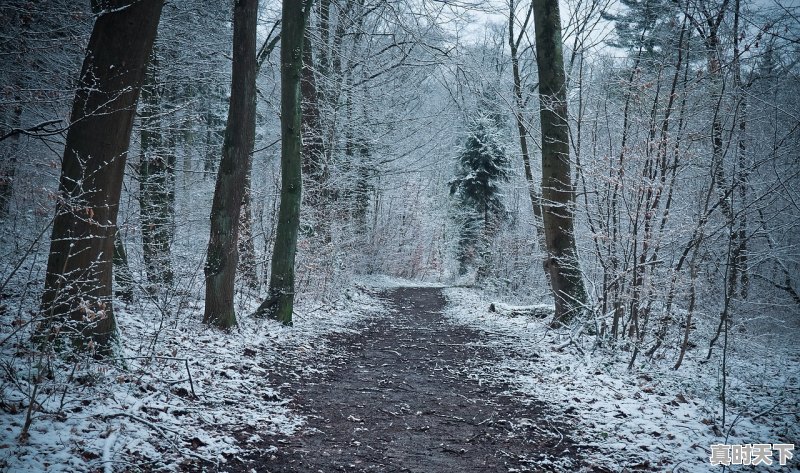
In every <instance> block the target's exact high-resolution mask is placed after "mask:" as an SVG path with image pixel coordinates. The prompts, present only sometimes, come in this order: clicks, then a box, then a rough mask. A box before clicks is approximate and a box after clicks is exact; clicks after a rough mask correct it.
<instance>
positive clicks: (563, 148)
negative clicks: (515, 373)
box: [533, 0, 586, 325]
mask: <svg viewBox="0 0 800 473" xmlns="http://www.w3.org/2000/svg"><path fill="white" fill-rule="evenodd" d="M533 17H534V25H535V28H536V63H537V66H538V70H539V113H540V116H541V123H542V199H543V202H542V219H543V223H544V233H545V240H546V244H547V252H548V255H547V260H546V262H545V267H546V269H547V270H548V272H549V273H550V284H551V288H552V290H553V298H554V299H555V309H556V311H555V316H554V318H553V324H554V325H561V324H565V323H567V322H569V321H570V320H571V319H572V318H573V317H574V316H575V315H576V314H577V312H578V311H579V310H581V308H582V307H583V306H584V305H585V304H586V289H585V288H584V285H583V277H582V274H581V270H580V267H579V265H578V258H577V251H576V249H575V234H574V226H573V215H574V202H573V199H572V194H573V187H572V182H571V179H572V174H571V171H570V160H569V128H568V126H567V94H566V90H565V76H564V56H563V53H562V42H561V19H560V15H559V10H558V0H533Z"/></svg>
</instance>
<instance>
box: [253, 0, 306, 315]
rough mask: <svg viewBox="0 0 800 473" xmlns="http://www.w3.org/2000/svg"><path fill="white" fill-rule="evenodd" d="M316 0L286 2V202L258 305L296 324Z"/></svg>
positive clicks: (283, 39)
mask: <svg viewBox="0 0 800 473" xmlns="http://www.w3.org/2000/svg"><path fill="white" fill-rule="evenodd" d="M310 7H311V1H309V0H307V1H304V2H299V1H297V2H284V3H283V12H282V19H281V26H282V28H283V29H282V30H281V203H280V208H279V210H278V226H277V228H276V231H275V245H274V247H273V251H272V264H271V268H272V270H271V271H270V281H269V293H268V294H267V299H266V300H265V301H264V302H263V303H262V304H261V306H260V307H259V308H258V310H257V311H256V314H255V315H257V316H266V317H271V318H274V319H276V320H279V321H281V322H283V323H284V324H287V325H291V323H292V310H293V307H294V279H295V277H294V260H295V253H296V252H297V231H298V228H299V226H300V203H301V200H302V195H301V188H302V168H303V156H302V154H303V143H302V132H303V130H302V125H301V122H302V112H301V106H302V103H301V102H302V95H301V93H300V82H301V81H300V77H301V70H302V68H303V46H304V32H305V26H306V18H307V13H308V10H309V8H310Z"/></svg>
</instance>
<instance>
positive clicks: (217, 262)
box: [203, 0, 258, 329]
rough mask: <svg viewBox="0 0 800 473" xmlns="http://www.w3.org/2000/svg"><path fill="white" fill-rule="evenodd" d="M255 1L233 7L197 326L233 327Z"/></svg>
mask: <svg viewBox="0 0 800 473" xmlns="http://www.w3.org/2000/svg"><path fill="white" fill-rule="evenodd" d="M257 19H258V0H240V1H239V2H236V3H235V5H234V9H233V69H232V74H231V99H230V108H229V109H228V122H227V125H226V127H225V140H224V144H223V145H222V160H221V161H220V165H219V171H218V173H217V183H216V187H215V188H214V200H213V202H212V204H211V236H210V239H209V242H208V254H207V256H206V266H205V276H206V307H205V314H204V315H203V322H204V323H207V324H213V325H216V326H217V327H219V328H222V329H227V328H230V327H232V326H234V325H236V313H235V311H234V308H233V288H234V280H235V278H236V266H237V263H238V261H239V252H238V239H239V215H240V212H241V207H242V198H243V197H244V192H245V176H246V175H247V170H248V161H249V159H250V154H251V153H252V151H253V143H254V142H255V126H256V23H257Z"/></svg>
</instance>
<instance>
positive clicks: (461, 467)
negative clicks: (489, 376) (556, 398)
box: [227, 288, 591, 473]
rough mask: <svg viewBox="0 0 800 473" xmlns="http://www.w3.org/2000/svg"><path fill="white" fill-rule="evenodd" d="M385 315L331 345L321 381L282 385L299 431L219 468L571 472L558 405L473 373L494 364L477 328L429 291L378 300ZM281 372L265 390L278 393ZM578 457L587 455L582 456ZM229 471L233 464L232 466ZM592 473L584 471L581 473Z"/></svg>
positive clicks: (577, 458)
mask: <svg viewBox="0 0 800 473" xmlns="http://www.w3.org/2000/svg"><path fill="white" fill-rule="evenodd" d="M381 296H382V297H384V298H385V299H387V300H388V301H389V303H390V304H389V305H390V307H391V312H390V313H389V314H387V315H386V316H385V317H381V318H378V319H376V320H375V321H373V322H372V323H371V324H370V326H369V327H368V328H367V329H366V330H364V331H363V332H361V333H359V334H355V335H342V334H340V335H335V336H333V337H332V338H331V339H330V342H331V343H332V344H334V345H335V346H339V347H341V349H343V350H346V352H347V357H346V362H345V363H341V364H339V365H338V367H337V368H334V369H333V370H332V371H330V372H329V373H328V374H327V375H324V376H323V377H314V378H312V377H305V378H303V379H300V380H294V379H293V380H292V382H290V383H287V384H285V385H284V388H283V389H282V391H281V393H282V395H284V396H288V397H291V398H292V404H291V406H292V408H293V409H295V410H297V411H298V412H300V413H301V414H303V415H305V416H307V418H308V423H307V425H305V426H304V427H303V428H302V429H300V431H299V432H298V433H296V434H295V435H293V436H291V437H288V438H280V439H275V438H273V439H270V443H271V445H275V446H277V451H275V450H274V448H272V451H269V450H262V453H255V452H254V453H252V454H251V455H249V457H246V458H245V459H244V462H243V463H238V465H230V464H229V465H228V468H227V470H228V471H233V470H238V471H257V472H273V473H277V472H324V473H327V472H335V471H355V472H373V471H374V472H395V471H396V472H419V473H439V472H441V473H461V472H510V471H543V472H547V471H580V470H584V469H583V468H582V465H583V462H582V461H581V457H582V455H581V453H582V452H580V451H579V449H578V448H577V447H576V446H575V443H574V442H573V440H571V438H572V437H573V436H574V435H575V433H574V432H570V428H569V427H568V426H566V425H564V424H563V423H560V422H559V421H556V420H554V419H555V418H557V417H558V416H557V415H556V414H557V411H555V410H557V408H558V406H545V405H543V404H541V403H538V402H533V401H531V400H525V399H523V398H521V397H519V396H517V395H515V394H514V392H513V390H512V389H511V388H510V387H509V386H506V385H504V384H502V383H497V382H487V381H485V380H481V379H477V376H476V375H475V374H474V368H475V367H477V366H486V365H489V366H490V365H492V364H494V363H496V362H497V361H498V360H499V356H498V354H496V353H493V352H492V350H490V349H489V348H487V347H485V345H484V344H483V343H482V341H481V334H479V333H478V332H476V331H474V330H471V329H468V328H465V327H461V326H458V325H454V324H452V323H450V322H449V321H448V320H447V319H446V318H445V317H444V316H443V315H442V309H443V308H444V306H445V299H444V297H443V296H442V293H441V290H440V289H437V288H399V289H394V290H389V291H386V292H384V293H383V294H382V295H381ZM281 376H282V375H281V373H280V372H275V374H274V378H273V379H271V380H270V381H271V382H277V384H278V385H280V384H281V383H280V380H281ZM583 454H586V452H583ZM231 467H235V468H231ZM584 471H591V470H588V469H586V470H584Z"/></svg>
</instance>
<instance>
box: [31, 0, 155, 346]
mask: <svg viewBox="0 0 800 473" xmlns="http://www.w3.org/2000/svg"><path fill="white" fill-rule="evenodd" d="M163 3H164V2H163V0H135V1H134V0H103V1H94V2H92V5H93V7H94V9H95V13H96V14H97V20H96V21H95V25H94V29H93V30H92V35H91V38H90V39H89V46H88V48H87V52H86V58H85V59H84V62H83V67H82V69H81V75H80V79H79V83H78V89H77V92H76V94H75V100H74V102H73V106H72V114H71V117H70V122H71V125H70V128H69V131H68V132H67V141H66V146H65V149H64V159H63V160H62V167H61V178H60V182H59V193H58V201H57V204H56V216H55V220H54V222H53V233H52V238H51V242H50V256H49V258H48V261H47V275H46V277H45V288H44V294H43V296H42V311H43V314H44V317H45V320H44V323H43V324H42V326H41V330H42V332H41V333H40V335H41V336H42V338H45V339H49V338H52V337H54V336H56V335H57V334H67V335H68V336H70V337H71V338H72V340H73V343H74V344H75V345H76V346H77V347H79V348H81V347H83V348H89V347H91V346H96V347H97V348H98V351H99V352H107V351H108V348H109V347H110V342H111V340H112V339H113V337H114V333H115V332H116V321H115V318H114V312H113V310H112V305H111V280H112V258H113V255H114V236H115V234H116V232H117V228H116V223H117V211H118V209H119V198H120V192H121V190H122V178H123V174H124V170H125V161H126V158H127V155H128V146H129V144H130V136H131V127H132V125H133V116H134V113H135V111H136V101H137V100H138V98H139V91H140V89H141V86H142V82H143V81H144V76H145V69H146V66H147V61H148V59H149V57H150V53H151V51H152V48H153V41H154V40H155V37H156V30H157V27H158V21H159V18H160V17H161V8H162V6H163Z"/></svg>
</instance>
